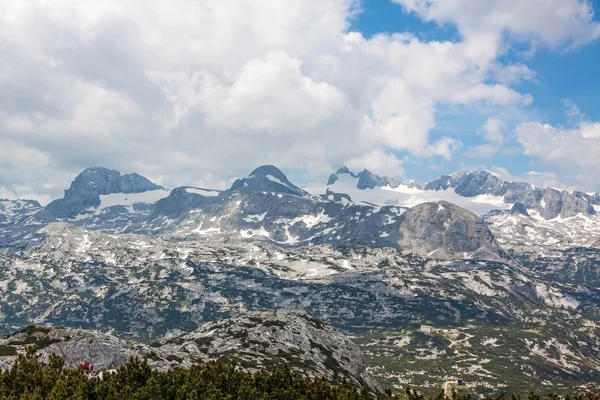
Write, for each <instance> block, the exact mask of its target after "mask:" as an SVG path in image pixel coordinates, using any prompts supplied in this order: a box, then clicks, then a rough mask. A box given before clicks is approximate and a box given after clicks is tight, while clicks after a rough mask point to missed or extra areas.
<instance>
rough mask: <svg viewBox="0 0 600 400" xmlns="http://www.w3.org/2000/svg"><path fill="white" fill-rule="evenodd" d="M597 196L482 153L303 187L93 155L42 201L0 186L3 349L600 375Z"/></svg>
mask: <svg viewBox="0 0 600 400" xmlns="http://www.w3.org/2000/svg"><path fill="white" fill-rule="evenodd" d="M599 212H600V195H599V194H598V193H584V192H577V191H570V190H558V189H553V188H539V187H535V186H533V185H530V184H528V183H520V182H506V181H503V180H501V179H499V178H498V177H496V176H495V175H493V174H491V173H488V172H485V171H480V172H458V173H456V174H453V175H445V176H442V177H440V178H439V179H436V180H434V181H431V182H428V183H424V182H417V181H409V182H399V181H397V180H395V179H393V178H390V177H380V176H377V175H374V174H372V173H371V172H369V171H368V170H364V171H362V172H360V173H354V172H352V171H350V170H349V169H347V168H341V169H340V170H339V171H337V172H336V173H334V174H332V175H331V176H330V178H329V180H328V182H327V183H326V184H324V185H322V186H308V187H299V186H296V185H295V184H293V183H292V182H290V181H289V180H288V178H287V177H286V176H285V175H284V174H283V173H282V172H281V171H280V170H279V169H277V168H276V167H274V166H270V165H266V166H262V167H259V168H257V169H256V170H254V171H253V172H251V173H250V175H248V176H247V177H245V178H241V179H238V180H236V181H235V182H234V183H233V185H232V186H231V188H230V189H228V190H224V191H219V190H212V189H207V188H196V187H189V186H184V187H177V188H174V189H167V188H164V187H161V186H159V185H156V184H154V183H152V182H151V181H149V180H148V179H146V178H144V177H142V176H140V175H138V174H128V175H122V174H121V173H119V172H117V171H111V170H108V169H104V168H90V169H86V170H85V171H83V172H82V173H81V174H80V175H78V176H77V177H76V178H75V180H74V181H73V182H72V184H71V186H70V187H69V188H68V189H67V190H65V194H64V197H63V198H61V199H57V200H54V201H53V202H51V203H50V204H48V205H47V206H45V207H42V206H41V205H40V204H39V203H37V202H36V201H32V200H1V201H0V298H1V301H0V333H2V334H5V335H7V336H5V337H3V338H0V367H1V366H2V365H8V363H10V362H11V360H12V359H14V356H15V354H17V353H18V352H21V351H23V350H22V347H23V346H22V345H23V344H27V343H38V344H39V346H40V347H42V350H43V349H44V348H47V349H53V350H56V351H62V352H63V354H66V355H68V356H69V357H68V360H67V361H69V360H71V361H73V360H75V361H77V360H83V359H88V360H89V359H91V358H94V357H96V358H95V360H96V362H97V363H99V364H102V363H104V364H106V365H105V367H106V368H113V367H115V365H116V364H115V363H117V364H118V363H123V362H125V361H127V358H128V357H129V356H131V355H141V356H144V357H147V358H148V359H149V360H151V362H152V365H154V366H156V367H157V368H170V366H171V365H172V364H173V362H175V361H176V362H177V363H180V364H186V363H189V362H193V361H197V360H210V359H215V358H218V357H221V356H223V355H226V356H227V357H230V358H234V359H236V360H239V361H240V362H241V363H242V365H244V360H247V358H248V357H249V354H250V355H252V357H253V358H252V359H253V360H256V359H258V360H261V361H260V362H261V363H262V364H261V365H274V364H277V363H278V362H281V360H284V361H286V362H289V363H290V364H291V365H295V366H296V367H298V368H299V369H304V370H306V371H309V373H311V374H313V375H322V376H326V377H330V378H332V379H333V378H334V377H335V376H344V377H346V378H347V379H348V380H349V381H350V382H353V383H355V384H360V385H366V386H368V387H369V388H370V389H371V390H373V391H377V390H379V388H380V387H395V388H397V389H402V388H403V387H404V386H406V385H410V386H412V387H415V388H418V389H420V390H422V391H423V392H425V393H430V394H435V393H437V392H438V391H439V390H440V388H441V385H442V383H443V382H444V381H448V380H451V379H456V378H463V379H464V380H465V381H466V382H468V383H469V385H471V386H472V387H473V388H475V390H476V391H477V392H478V393H481V394H497V393H501V392H503V391H512V392H519V391H525V390H528V389H531V388H534V389H538V390H541V391H544V392H547V391H550V390H552V391H555V392H559V393H561V392H573V391H580V390H584V389H600V385H599V382H600V308H599V307H600V292H599V291H598V288H599V287H600V215H598V213H599ZM277 310H282V311H277ZM222 320H226V321H222ZM321 321H323V322H321ZM28 325H29V327H28V328H25V329H24V330H23V328H24V327H25V326H28ZM42 325H43V326H42ZM17 331H19V332H17ZM339 331H341V332H343V334H345V335H346V336H344V335H342V334H341V333H339ZM13 332H17V333H13ZM9 334H10V335H9ZM66 342H70V345H69V343H67V344H65V343H66ZM81 343H87V345H85V346H84V345H82V344H81ZM357 346H358V347H357ZM236 349H237V350H236ZM47 351H49V350H47ZM107 352H108V353H110V356H107V355H106V354H105V353H107ZM361 352H362V353H361ZM92 353H93V354H92ZM257 354H258V355H257ZM363 357H364V363H363ZM119 360H120V361H119ZM104 364H102V365H104Z"/></svg>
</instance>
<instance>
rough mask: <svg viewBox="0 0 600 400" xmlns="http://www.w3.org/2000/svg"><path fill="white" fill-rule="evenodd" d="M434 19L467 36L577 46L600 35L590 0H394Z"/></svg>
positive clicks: (551, 45)
mask: <svg viewBox="0 0 600 400" xmlns="http://www.w3.org/2000/svg"><path fill="white" fill-rule="evenodd" d="M394 1H395V2H396V3H398V4H401V5H402V6H403V7H405V8H406V9H407V10H409V11H412V12H415V13H417V14H418V15H420V16H421V17H422V18H424V19H426V20H430V21H436V22H438V23H440V24H453V25H455V26H456V27H457V28H458V30H459V32H460V33H461V34H462V35H463V36H465V37H467V38H471V37H478V36H481V35H487V36H492V37H497V38H500V37H501V36H502V35H504V34H505V33H508V35H509V36H510V37H511V38H512V39H516V40H521V41H532V42H533V43H534V44H535V43H539V44H542V45H545V46H549V47H551V48H559V47H562V46H569V47H575V46H579V45H581V44H584V43H588V42H590V41H592V40H594V39H597V38H598V37H600V23H598V22H596V21H594V20H593V17H594V9H593V4H592V2H591V1H589V0H477V1H472V0H394Z"/></svg>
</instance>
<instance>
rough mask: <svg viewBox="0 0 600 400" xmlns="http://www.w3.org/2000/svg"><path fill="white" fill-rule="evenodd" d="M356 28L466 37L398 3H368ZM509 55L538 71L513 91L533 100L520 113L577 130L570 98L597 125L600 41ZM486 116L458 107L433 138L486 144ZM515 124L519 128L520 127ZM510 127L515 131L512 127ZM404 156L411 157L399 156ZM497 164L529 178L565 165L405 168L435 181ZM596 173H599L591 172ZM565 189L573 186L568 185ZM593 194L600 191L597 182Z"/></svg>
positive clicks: (442, 118) (507, 159)
mask: <svg viewBox="0 0 600 400" xmlns="http://www.w3.org/2000/svg"><path fill="white" fill-rule="evenodd" d="M589 4H590V5H591V7H593V9H594V11H595V12H596V15H595V16H594V18H593V20H594V21H600V15H598V13H599V12H600V0H594V1H591V2H589ZM350 30H356V31H359V32H361V33H362V34H363V35H364V36H365V37H373V36H375V35H378V34H393V33H405V32H410V33H411V34H414V35H415V36H417V37H419V38H420V39H421V40H423V41H452V42H460V41H461V35H460V33H459V32H458V31H457V29H456V26H455V25H452V24H438V23H436V22H434V21H423V19H421V18H420V17H419V16H418V15H416V14H415V13H414V12H408V11H407V10H406V9H405V8H403V7H402V6H401V5H399V4H395V3H393V2H392V1H382V0H364V1H363V2H362V12H361V13H360V14H359V15H358V16H357V18H355V19H354V20H353V21H352V23H351V26H350ZM508 46H509V49H508V50H507V51H506V54H504V55H502V56H501V57H499V58H500V59H501V60H502V62H504V63H507V64H512V63H524V64H526V65H527V66H528V67H529V68H530V69H531V70H532V71H534V72H535V80H533V81H524V82H521V83H518V84H515V85H513V86H512V87H513V88H515V89H517V90H519V91H520V92H524V93H530V94H531V95H532V96H533V102H532V103H531V104H530V105H529V106H527V107H526V108H524V109H523V110H520V111H521V112H522V113H523V114H524V115H526V116H530V117H531V118H535V120H536V121H539V122H541V123H548V124H551V125H562V126H566V127H572V126H573V121H572V120H569V118H568V116H567V114H566V113H565V103H564V102H565V99H570V100H571V101H572V102H573V103H574V104H576V105H577V107H578V108H579V109H580V110H581V112H582V113H583V114H584V115H585V116H586V117H587V118H588V119H590V120H592V121H600V72H599V71H600V40H592V41H590V42H589V43H586V44H584V45H581V46H579V47H577V48H574V49H564V48H563V49H558V50H557V49H548V48H546V47H542V48H540V49H537V50H535V51H534V52H530V47H531V43H530V42H527V41H526V42H514V41H513V42H509V43H508ZM485 119H486V118H485V116H484V115H482V114H479V113H472V112H470V111H469V110H460V111H457V110H456V109H454V110H450V111H447V112H441V113H440V115H439V116H438V121H439V122H440V125H441V126H440V127H439V128H438V129H435V130H433V131H432V135H433V137H436V136H443V135H451V136H454V137H457V138H458V137H459V138H460V140H461V142H462V143H463V144H464V145H465V146H474V145H480V144H483V143H484V142H485V140H484V139H483V138H482V137H481V136H480V135H477V130H478V129H479V128H480V127H481V125H482V124H483V123H484V122H485ZM515 123H516V121H515V122H513V127H514V124H515ZM509 129H510V127H509ZM398 155H399V157H402V156H408V157H410V155H407V154H406V153H399V154H398ZM494 165H497V166H501V167H504V168H507V169H508V170H509V171H510V173H512V174H514V175H516V176H521V177H524V176H525V175H526V174H527V172H529V171H532V170H536V171H550V172H554V171H556V170H558V171H560V168H561V165H560V164H558V165H556V168H548V166H546V165H540V164H539V163H538V162H537V161H536V160H535V159H532V158H531V157H528V156H526V155H524V154H523V152H522V151H519V152H514V153H512V154H503V155H495V156H493V157H489V158H482V159H479V160H465V159H464V158H459V157H455V158H453V159H452V160H446V161H445V160H444V159H443V158H440V157H435V158H433V159H432V160H420V161H419V160H415V161H413V162H412V163H407V164H405V171H406V174H407V175H408V176H414V177H416V178H417V179H421V180H430V179H433V178H435V177H437V176H439V174H440V172H443V173H451V172H453V171H457V170H460V169H465V168H467V169H471V168H470V167H482V168H488V169H489V168H491V167H493V166H494ZM588 171H589V173H590V174H593V173H597V172H598V170H596V171H594V170H588ZM525 179H526V177H525ZM564 186H568V183H567V182H565V183H564ZM590 186H591V187H588V190H600V186H599V185H598V184H597V183H594V184H591V185H590Z"/></svg>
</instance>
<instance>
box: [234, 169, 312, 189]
mask: <svg viewBox="0 0 600 400" xmlns="http://www.w3.org/2000/svg"><path fill="white" fill-rule="evenodd" d="M230 190H231V191H237V192H251V191H262V192H273V193H287V194H292V195H295V196H308V193H307V192H305V191H304V190H302V189H300V188H299V187H298V186H296V185H294V184H293V183H291V182H290V181H289V180H288V178H287V176H285V174H284V173H283V172H281V171H280V170H279V168H277V167H275V166H274V165H263V166H261V167H258V168H256V169H255V170H254V171H252V173H250V175H248V176H247V177H246V178H242V179H237V180H236V181H235V182H233V185H231V189H230Z"/></svg>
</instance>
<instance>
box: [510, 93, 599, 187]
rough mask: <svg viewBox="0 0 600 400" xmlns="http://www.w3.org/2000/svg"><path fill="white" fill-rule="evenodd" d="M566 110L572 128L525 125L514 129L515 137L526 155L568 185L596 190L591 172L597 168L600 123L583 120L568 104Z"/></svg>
mask: <svg viewBox="0 0 600 400" xmlns="http://www.w3.org/2000/svg"><path fill="white" fill-rule="evenodd" d="M565 106H566V107H567V110H566V114H567V116H568V117H569V118H571V120H573V119H575V120H577V122H576V123H575V126H574V127H564V126H553V125H550V124H541V123H539V122H526V123H522V124H519V125H517V127H516V128H515V135H516V137H517V140H518V141H519V143H520V144H521V145H522V146H523V148H524V154H525V155H528V156H530V157H532V158H533V159H535V160H537V161H538V162H540V163H541V164H542V165H545V166H546V167H548V168H552V169H555V170H560V171H561V175H562V176H563V177H565V178H567V179H568V180H569V181H570V182H571V183H576V184H578V185H580V186H581V188H584V189H586V188H587V189H590V190H595V188H597V183H598V181H597V176H596V174H593V173H590V171H594V170H595V169H596V168H597V167H598V165H600V122H592V121H588V120H586V119H585V115H584V114H583V113H581V111H580V110H579V108H578V107H577V105H575V104H573V103H572V102H571V101H566V102H565Z"/></svg>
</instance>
